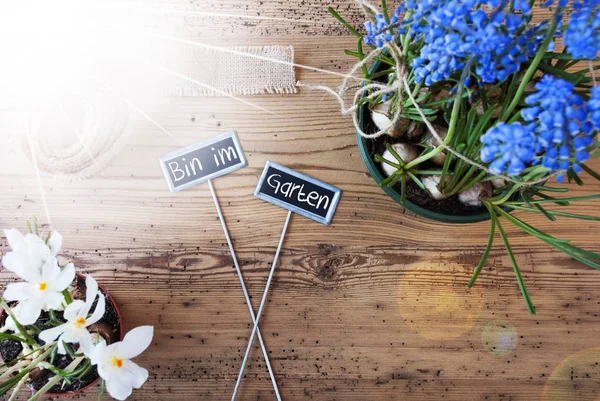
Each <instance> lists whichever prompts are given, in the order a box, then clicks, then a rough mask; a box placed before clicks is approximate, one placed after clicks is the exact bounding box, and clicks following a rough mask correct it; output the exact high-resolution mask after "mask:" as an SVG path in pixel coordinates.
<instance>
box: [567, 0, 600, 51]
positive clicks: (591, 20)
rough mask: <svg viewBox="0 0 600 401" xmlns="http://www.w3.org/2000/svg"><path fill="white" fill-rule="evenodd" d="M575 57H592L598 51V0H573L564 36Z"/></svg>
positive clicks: (569, 49) (599, 38)
mask: <svg viewBox="0 0 600 401" xmlns="http://www.w3.org/2000/svg"><path fill="white" fill-rule="evenodd" d="M564 42H565V46H566V47H567V52H568V53H569V54H570V55H571V56H573V57H574V58H576V59H593V58H595V57H597V56H598V52H599V51H600V0H575V1H574V3H573V12H572V13H571V17H570V19H569V23H568V25H567V29H566V30H565V38H564Z"/></svg>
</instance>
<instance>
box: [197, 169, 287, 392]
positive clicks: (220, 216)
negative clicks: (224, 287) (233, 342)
mask: <svg viewBox="0 0 600 401" xmlns="http://www.w3.org/2000/svg"><path fill="white" fill-rule="evenodd" d="M208 186H209V188H210V193H211V194H212V198H213V201H214V202H215V208H216V209H217V214H218V215H219V220H220V221H221V226H222V227H223V232H224V233H225V238H226V239H227V245H229V252H231V257H232V258H233V264H234V265H235V270H236V272H237V275H238V278H239V279H240V285H241V286H242V291H244V298H246V305H248V311H249V312H250V317H251V318H252V323H254V329H253V331H252V336H251V340H250V343H252V340H254V335H255V334H257V335H258V342H259V343H260V348H261V349H262V353H263V356H264V358H265V364H266V365H267V369H268V370H269V376H270V377H271V382H272V383H273V389H275V396H276V397H277V400H278V401H281V395H280V394H279V388H278V387H277V381H276V380H275V375H274V374H273V369H272V368H271V362H270V361H269V354H268V352H267V348H266V347H265V343H264V342H263V339H262V335H261V334H260V331H259V330H258V321H259V319H260V315H261V313H262V307H263V306H264V305H263V303H262V302H261V305H260V308H259V310H258V316H255V315H254V308H253V307H252V303H251V302H250V296H249V295H248V290H247V289H246V283H245V282H244V277H243V276H242V270H241V269H240V265H239V263H238V260H237V256H235V251H234V250H233V244H232V243H231V238H230V237H229V230H228V229H227V224H225V219H224V218H223V213H222V212H221V206H220V205H219V199H218V198H217V193H216V192H215V188H214V187H213V184H212V181H211V180H208ZM289 214H291V212H290V213H289ZM289 214H288V220H289ZM286 227H287V221H286ZM284 230H285V228H284ZM284 232H285V231H284ZM282 242H283V237H282V241H281V242H280V244H279V245H280V248H281V243H282ZM277 252H278V253H279V249H278V251H277ZM272 275H273V269H272V270H271V275H270V276H269V281H268V283H270V282H271V277H272ZM268 285H269V284H267V289H268ZM263 300H264V298H263ZM247 356H248V351H247V352H246V356H245V357H244V363H243V364H242V367H243V366H245V365H246V362H247ZM242 373H243V369H242V372H240V375H241V374H242ZM238 382H239V377H238ZM238 387H239V385H238V384H236V392H237V388H238ZM234 397H235V393H234Z"/></svg>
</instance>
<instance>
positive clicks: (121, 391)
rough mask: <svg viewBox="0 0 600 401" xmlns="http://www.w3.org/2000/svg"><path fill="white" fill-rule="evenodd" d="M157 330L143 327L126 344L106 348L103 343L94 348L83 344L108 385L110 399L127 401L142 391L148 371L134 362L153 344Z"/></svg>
mask: <svg viewBox="0 0 600 401" xmlns="http://www.w3.org/2000/svg"><path fill="white" fill-rule="evenodd" d="M153 334H154V328H153V327H152V326H140V327H136V328H135V329H133V330H131V331H130V332H129V333H127V334H126V335H125V338H123V341H119V342H116V343H113V344H111V345H106V341H104V340H102V341H100V342H99V343H98V344H96V345H95V346H94V345H92V343H91V342H82V343H81V347H82V349H83V352H84V354H85V355H86V356H88V357H89V358H90V361H91V362H92V365H98V374H99V375H100V377H101V378H103V379H104V381H105V382H106V390H107V391H108V393H109V394H110V396H111V397H113V398H116V399H117V400H121V401H122V400H124V399H126V398H127V397H129V396H130V395H131V392H132V390H133V389H134V388H140V387H142V385H143V384H144V383H145V382H146V380H147V379H148V371H147V370H146V369H144V368H142V367H140V366H138V365H137V364H136V363H135V362H133V361H131V359H132V358H135V357H136V356H138V355H139V354H141V353H142V352H144V350H145V349H146V348H148V346H149V345H150V343H151V342H152V336H153Z"/></svg>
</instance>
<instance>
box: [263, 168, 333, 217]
mask: <svg viewBox="0 0 600 401" xmlns="http://www.w3.org/2000/svg"><path fill="white" fill-rule="evenodd" d="M280 179H281V175H280V174H271V175H270V176H269V177H268V178H267V185H268V186H270V187H271V188H273V189H274V190H275V191H274V192H275V195H282V196H283V198H295V199H297V200H298V202H300V203H308V204H309V205H310V206H312V207H314V208H316V209H319V208H321V205H322V207H323V209H324V210H327V208H329V196H327V195H320V194H319V193H318V192H317V191H311V192H309V193H308V195H307V194H306V192H304V184H295V183H293V182H284V183H282V182H281V181H280ZM294 193H295V196H294Z"/></svg>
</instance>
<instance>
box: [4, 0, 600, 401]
mask: <svg viewBox="0 0 600 401" xmlns="http://www.w3.org/2000/svg"><path fill="white" fill-rule="evenodd" d="M141 4H143V5H145V6H148V7H150V6H153V7H154V6H158V7H167V8H168V7H176V8H178V9H181V10H211V11H212V12H215V13H233V14H237V13H244V14H247V15H256V16H259V14H260V16H268V17H273V18H291V19H296V20H299V19H306V20H310V21H311V22H310V23H309V22H302V23H298V22H294V21H280V20H269V19H264V20H239V19H231V18H213V17H211V18H207V17H201V16H198V15H180V14H179V15H170V16H163V18H162V19H161V20H160V21H159V23H160V24H159V25H160V26H163V27H165V26H166V27H170V26H172V25H177V29H176V30H175V34H177V35H180V37H183V38H187V39H192V40H202V41H203V43H210V44H216V45H223V46H238V45H267V44H291V45H293V46H294V47H295V51H296V53H295V56H296V62H297V63H299V64H304V65H307V66H312V67H315V68H319V69H325V70H330V71H334V72H337V73H341V74H343V73H345V72H346V71H347V70H348V69H349V68H350V67H351V65H352V59H351V58H349V57H347V56H344V54H343V48H351V47H353V46H354V45H355V39H354V38H353V37H349V36H347V35H346V33H345V32H344V30H343V28H341V27H339V26H338V25H337V24H336V23H335V22H334V21H333V19H332V18H331V17H329V14H328V13H327V11H326V6H327V5H328V3H326V2H323V1H321V0H303V1H299V2H284V1H258V0H243V1H238V0H235V1H234V0H219V1H216V0H209V1H207V0H202V1H192V2H189V3H188V2H183V1H180V0H168V1H166V0H160V1H142V2H141ZM331 4H332V5H333V6H335V7H336V8H337V9H339V10H341V11H342V12H343V13H344V15H346V16H348V17H349V19H350V20H351V21H352V22H355V23H357V24H359V23H360V21H361V19H362V18H361V17H360V12H359V11H358V10H357V9H356V7H355V2H354V1H351V0H343V1H341V0H340V1H334V2H332V3H331ZM543 16H544V15H542V14H537V18H542V17H543ZM297 78H298V79H299V80H301V81H305V82H309V83H319V84H326V85H329V86H331V87H334V88H335V87H336V86H337V85H339V83H340V80H341V78H340V76H336V75H334V74H327V73H323V72H317V71H313V70H310V69H307V68H298V69H297ZM131 95H132V96H134V95H135V94H131ZM132 98H133V99H134V100H135V102H136V105H138V106H139V107H140V108H141V109H143V110H144V111H145V112H146V113H147V114H148V115H150V116H152V118H153V119H155V120H156V121H157V122H158V123H160V124H161V125H162V126H163V127H164V128H165V129H166V130H168V131H169V132H170V133H172V134H173V135H174V136H175V137H176V138H178V140H179V141H180V142H182V144H183V145H185V144H190V143H194V142H197V141H200V140H202V139H205V138H209V137H211V136H214V135H216V134H219V133H222V132H225V131H228V130H230V129H235V130H236V131H237V132H238V134H239V135H240V139H241V142H242V146H243V147H244V151H245V153H246V155H247V157H248V162H249V166H248V167H247V168H245V169H243V170H240V171H237V172H235V173H232V174H230V175H228V176H226V177H222V178H220V179H218V180H216V181H215V187H216V190H217V192H218V194H219V197H220V199H221V202H222V206H223V209H224V214H225V217H226V219H227V222H228V225H229V228H230V230H231V236H232V238H233V240H234V244H235V247H236V250H237V252H238V256H239V259H240V263H241V266H242V270H243V271H244V274H245V278H246V280H247V283H248V288H249V291H250V293H251V295H252V301H253V302H255V303H256V305H257V304H258V302H259V299H260V296H261V294H262V290H263V288H264V285H265V281H266V276H267V273H268V269H269V268H270V262H271V259H272V257H273V253H274V250H275V247H276V245H277V240H278V236H279V232H280V229H281V225H282V224H283V220H284V217H285V213H286V212H285V211H284V210H282V209H279V208H276V207H274V206H272V205H270V204H267V203H265V202H262V201H260V200H258V199H256V198H254V196H253V195H252V194H253V191H254V188H255V186H256V183H257V181H258V177H259V175H260V172H261V171H262V168H263V166H264V163H265V162H266V161H267V160H274V161H277V162H279V163H281V164H284V165H286V166H289V167H291V168H294V169H296V170H298V171H302V172H303V173H306V174H308V175H311V176H314V177H315V178H318V179H321V180H323V181H325V182H328V183H332V184H334V185H336V186H338V187H340V188H341V189H342V190H343V191H344V193H343V196H342V201H341V203H340V206H339V209H338V211H337V213H336V216H335V218H334V220H333V223H332V225H331V226H330V227H325V226H321V225H319V224H317V223H315V222H312V221H310V220H307V219H303V218H301V217H299V216H294V218H293V219H292V223H291V226H290V230H289V234H288V236H287V238H286V241H285V244H284V248H283V251H282V256H281V265H280V267H279V268H278V270H277V273H276V276H275V278H274V282H273V288H272V291H271V293H270V295H269V298H268V304H267V308H266V310H265V315H264V317H263V319H262V323H261V331H262V333H263V336H264V338H265V342H266V344H267V348H268V349H269V351H270V355H271V361H272V364H273V368H274V370H275V372H276V376H277V378H278V381H279V384H280V386H281V393H282V395H283V398H284V399H285V400H328V401H331V400H344V401H347V400H356V401H365V400H441V399H448V400H467V399H468V400H483V399H486V400H503V401H505V400H536V399H540V398H541V397H542V392H543V391H544V389H545V390H546V395H547V396H548V395H549V396H551V397H554V398H550V399H561V400H566V399H578V400H588V399H589V400H592V399H595V398H597V392H598V388H600V387H598V386H597V384H598V382H599V377H600V376H599V374H598V373H599V372H598V370H597V369H595V368H594V367H593V366H591V365H590V364H588V361H587V360H586V359H585V358H584V357H581V355H582V354H581V353H579V354H578V352H581V351H582V350H586V349H589V348H590V347H594V346H596V345H597V344H595V343H594V340H593V339H594V338H595V336H596V332H597V328H598V323H597V322H598V310H599V306H598V305H599V304H600V293H599V292H598V291H597V288H598V284H599V282H600V274H599V273H598V272H597V271H594V270H592V269H591V268H587V267H585V266H583V265H581V264H580V263H577V262H575V261H573V260H572V259H570V258H568V257H567V256H565V255H563V254H561V253H560V252H557V251H555V250H553V249H551V248H550V247H548V246H547V245H545V244H543V243H541V242H539V241H537V240H535V239H533V238H531V237H529V236H527V235H524V234H523V233H521V232H520V231H519V230H518V229H516V228H514V227H511V226H508V225H507V227H506V229H507V232H508V234H509V236H510V238H511V239H512V242H513V246H514V249H515V251H516V253H517V259H518V261H519V263H520V264H521V267H522V270H523V274H524V276H525V279H526V283H527V285H528V288H529V289H530V292H531V295H532V298H533V301H534V303H535V304H536V306H537V308H538V315H537V316H529V315H528V314H527V311H526V309H525V306H524V303H523V301H522V299H521V298H520V294H519V291H518V288H517V286H516V282H515V279H514V274H513V272H512V268H511V266H510V261H509V259H508V257H507V256H506V254H505V252H504V250H503V248H502V246H501V243H500V241H497V242H496V245H495V246H494V248H493V250H492V252H491V255H490V259H489V261H488V263H487V265H486V269H485V270H484V272H483V273H482V275H481V277H480V278H479V281H478V283H477V285H476V287H475V288H473V289H472V290H467V289H466V288H465V284H466V282H467V281H468V279H469V277H470V274H471V272H472V271H473V266H474V265H475V264H476V263H477V262H478V260H479V257H480V255H481V252H482V251H483V248H484V245H485V241H486V238H487V230H488V228H489V225H488V223H485V222H484V223H478V224H473V225H468V226H457V225H448V224H438V223H433V222H431V221H428V220H425V219H423V218H421V217H418V216H414V215H413V214H411V213H410V212H405V211H404V210H403V209H402V208H401V207H399V206H398V205H397V204H395V203H394V202H393V201H392V200H391V199H390V198H389V197H387V195H385V194H384V193H383V191H381V189H379V188H378V187H377V186H376V185H375V183H374V182H373V180H372V179H371V178H370V177H369V176H368V174H367V170H366V168H365V166H364V164H363V162H362V160H361V159H360V155H359V153H358V148H357V147H356V140H355V138H354V134H353V128H352V123H351V121H350V119H349V118H348V117H347V116H342V115H341V114H340V112H339V106H338V104H337V103H336V102H335V101H334V100H333V99H332V98H331V97H329V96H328V95H324V94H322V93H320V92H316V91H308V90H300V92H299V93H298V94H295V95H285V96H284V95H268V96H247V97H244V99H245V100H247V101H250V102H252V103H255V104H257V105H258V106H261V107H264V108H266V109H268V110H271V111H272V112H273V114H264V113H262V112H260V111H257V110H256V109H253V108H251V107H249V106H247V105H243V104H240V103H237V102H236V101H235V100H232V99H228V98H164V99H158V100H156V99H151V100H147V99H140V98H139V97H138V98H136V97H135V96H134V97H132ZM138 102H139V103H138ZM13 117H14V116H13V115H12V114H11V113H9V112H6V111H4V112H2V113H0V118H1V120H0V123H1V125H2V127H10V126H11V125H10V122H11V121H12V118H13ZM131 117H132V119H133V122H132V125H131V127H130V129H131V130H132V131H133V136H132V139H131V141H130V142H129V144H128V145H127V146H126V147H125V149H124V150H123V151H122V152H121V153H120V154H119V155H118V156H117V157H116V158H115V160H114V161H113V162H111V163H110V164H109V165H108V166H107V167H106V168H105V169H104V170H103V171H102V172H101V173H100V174H98V175H97V176H95V177H93V178H90V179H85V180H69V179H61V178H52V177H50V176H47V175H43V176H42V177H41V181H42V185H43V188H44V193H45V197H46V201H47V206H48V211H49V214H50V216H49V217H50V218H51V222H52V226H53V227H54V228H56V229H58V230H59V231H60V232H61V233H62V234H63V235H64V254H63V258H64V260H67V259H68V260H71V261H73V262H74V263H75V265H76V266H77V267H78V268H79V269H80V271H81V272H83V273H87V274H93V275H94V276H95V277H96V278H98V280H99V281H100V282H101V283H102V284H103V285H104V286H105V287H106V288H107V289H108V290H109V291H110V292H111V294H113V296H114V297H115V299H116V300H117V303H118V304H119V307H120V308H121V311H122V313H123V316H124V319H125V322H124V324H125V327H126V328H127V329H130V328H132V327H135V326H138V325H141V324H153V325H155V327H156V337H155V340H154V342H153V346H152V347H151V348H150V349H149V350H148V351H147V352H146V353H145V354H143V355H142V356H141V357H140V358H139V359H138V362H139V363H140V364H141V365H142V366H145V367H147V368H148V369H149V370H150V372H151V374H150V379H149V381H148V383H147V384H146V386H145V387H144V388H142V389H141V390H138V391H136V392H135V393H134V395H133V396H132V397H131V398H130V399H131V400H181V401H187V400H190V401H191V400H210V401H216V400H228V399H230V395H231V392H232V390H233V386H234V383H235V378H236V375H237V372H238V370H239V364H240V363H241V359H242V356H243V351H244V349H245V345H246V341H247V338H248V336H249V335H250V329H251V324H250V318H249V316H248V313H247V309H246V306H245V305H244V299H243V296H242V292H241V289H240V288H239V283H238V280H237V277H236V276H235V271H234V269H233V265H232V261H231V257H230V255H229V252H228V249H227V245H226V244H225V239H224V236H223V233H222V231H221V227H220V224H219V222H218V221H217V215H216V212H215V210H214V206H213V205H212V202H211V198H210V193H209V191H208V188H207V187H206V186H202V185H200V186H198V187H194V188H192V189H189V190H186V191H182V192H181V193H178V194H171V193H169V191H168V189H167V186H166V184H165V182H164V178H163V176H162V173H161V171H160V166H159V164H158V161H157V160H158V156H159V155H161V154H164V153H166V152H168V151H169V150H172V149H175V148H178V147H180V146H181V145H182V144H180V143H177V142H176V141H174V140H173V139H172V138H170V137H169V136H167V135H165V134H164V133H162V132H160V131H159V130H158V129H157V128H156V127H155V126H154V125H152V124H151V123H149V122H148V121H146V120H144V119H143V118H142V117H141V116H140V115H139V114H135V113H132V115H131ZM0 158H1V160H3V168H2V170H0V179H1V191H0V226H1V227H7V228H8V227H13V226H15V227H20V228H21V229H23V228H24V227H25V220H26V219H27V218H29V217H31V216H32V215H37V216H38V218H39V219H40V221H41V222H42V223H43V224H44V229H46V228H47V224H48V222H49V219H48V217H47V216H46V214H45V208H44V205H43V202H42V196H41V193H40V189H39V186H38V181H37V178H36V175H35V171H34V169H33V167H32V165H31V164H30V163H29V162H28V161H27V158H26V157H25V156H24V154H23V153H22V152H21V147H20V146H19V145H18V144H15V143H12V142H11V143H10V144H8V145H7V146H5V147H3V148H2V149H1V150H0ZM7 166H9V167H7ZM592 166H595V167H596V168H600V163H598V161H597V160H596V161H594V162H593V163H592ZM585 179H586V181H587V183H588V185H586V187H584V188H578V187H575V186H570V188H571V189H572V190H573V192H572V193H573V195H587V194H593V193H597V192H598V190H599V189H600V185H599V184H598V183H595V182H593V181H592V180H591V179H589V177H585ZM596 205H597V204H596V203H594V202H585V203H582V204H580V205H575V206H574V207H573V208H572V210H573V211H575V212H579V213H590V214H594V213H597V210H598V208H597V206H596ZM518 215H519V216H523V213H518ZM527 221H529V222H531V223H532V224H535V225H536V226H538V227H540V228H541V229H543V230H547V231H548V232H550V233H552V234H554V235H556V236H559V237H568V238H570V239H572V241H573V243H575V244H577V245H580V246H583V247H585V248H586V249H590V250H592V251H600V246H599V245H598V241H597V236H596V235H595V233H596V232H597V231H596V230H597V226H596V224H595V223H593V222H585V221H575V222H574V221H569V220H567V219H558V221H557V222H555V223H551V222H549V221H547V220H545V218H544V217H543V216H540V215H535V216H529V217H527ZM6 249H7V245H6V241H5V240H4V239H2V241H1V242H0V250H2V251H3V252H4V251H5V250H6ZM13 280H15V278H14V276H13V275H11V274H9V273H8V272H6V271H5V270H3V271H2V272H0V282H1V283H2V284H3V285H4V284H6V283H8V282H11V281H13ZM498 322H500V323H502V324H506V326H507V327H508V328H509V329H507V331H506V332H505V333H504V334H503V335H500V336H496V337H491V338H488V337H485V336H484V333H486V328H489V327H492V326H493V325H494V324H496V323H498ZM511 328H512V329H511ZM513 329H514V330H513ZM511 330H512V331H511ZM501 334H502V333H501ZM482 336H483V338H482ZM511 336H516V337H514V338H515V339H516V343H512V342H508V343H507V342H506V338H513V337H511ZM590 339H592V340H590ZM493 347H496V348H493ZM513 347H514V349H513ZM591 352H592V351H589V352H588V354H590V353H591ZM585 353H586V352H585V351H584V354H583V355H585ZM591 355H594V354H593V353H592V354H591ZM567 358H571V359H567ZM565 360H566V361H568V364H570V365H573V366H574V367H575V368H580V369H579V371H581V372H583V373H581V374H580V375H577V374H575V375H573V376H574V377H572V378H571V377H570V376H569V375H568V372H567V373H565V370H564V369H562V368H561V366H563V365H564V364H563V365H561V363H562V362H563V361H565ZM586 374H587V375H589V377H586V376H585V375H586ZM549 378H550V380H549ZM594 385H595V387H594ZM92 397H95V392H94V391H93V390H89V391H87V392H86V393H85V395H84V397H83V398H85V399H88V398H89V399H92ZM104 399H109V398H108V396H105V397H104ZM238 399H239V400H248V401H255V400H271V399H274V396H273V394H272V389H271V384H270V381H269V379H268V375H267V373H266V371H265V366H264V362H263V360H262V358H261V356H260V353H259V352H258V351H257V350H256V349H255V350H254V351H253V353H252V355H251V359H250V364H249V367H248V368H247V370H246V379H245V381H244V383H243V385H242V393H241V396H240V397H239V398H238Z"/></svg>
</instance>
